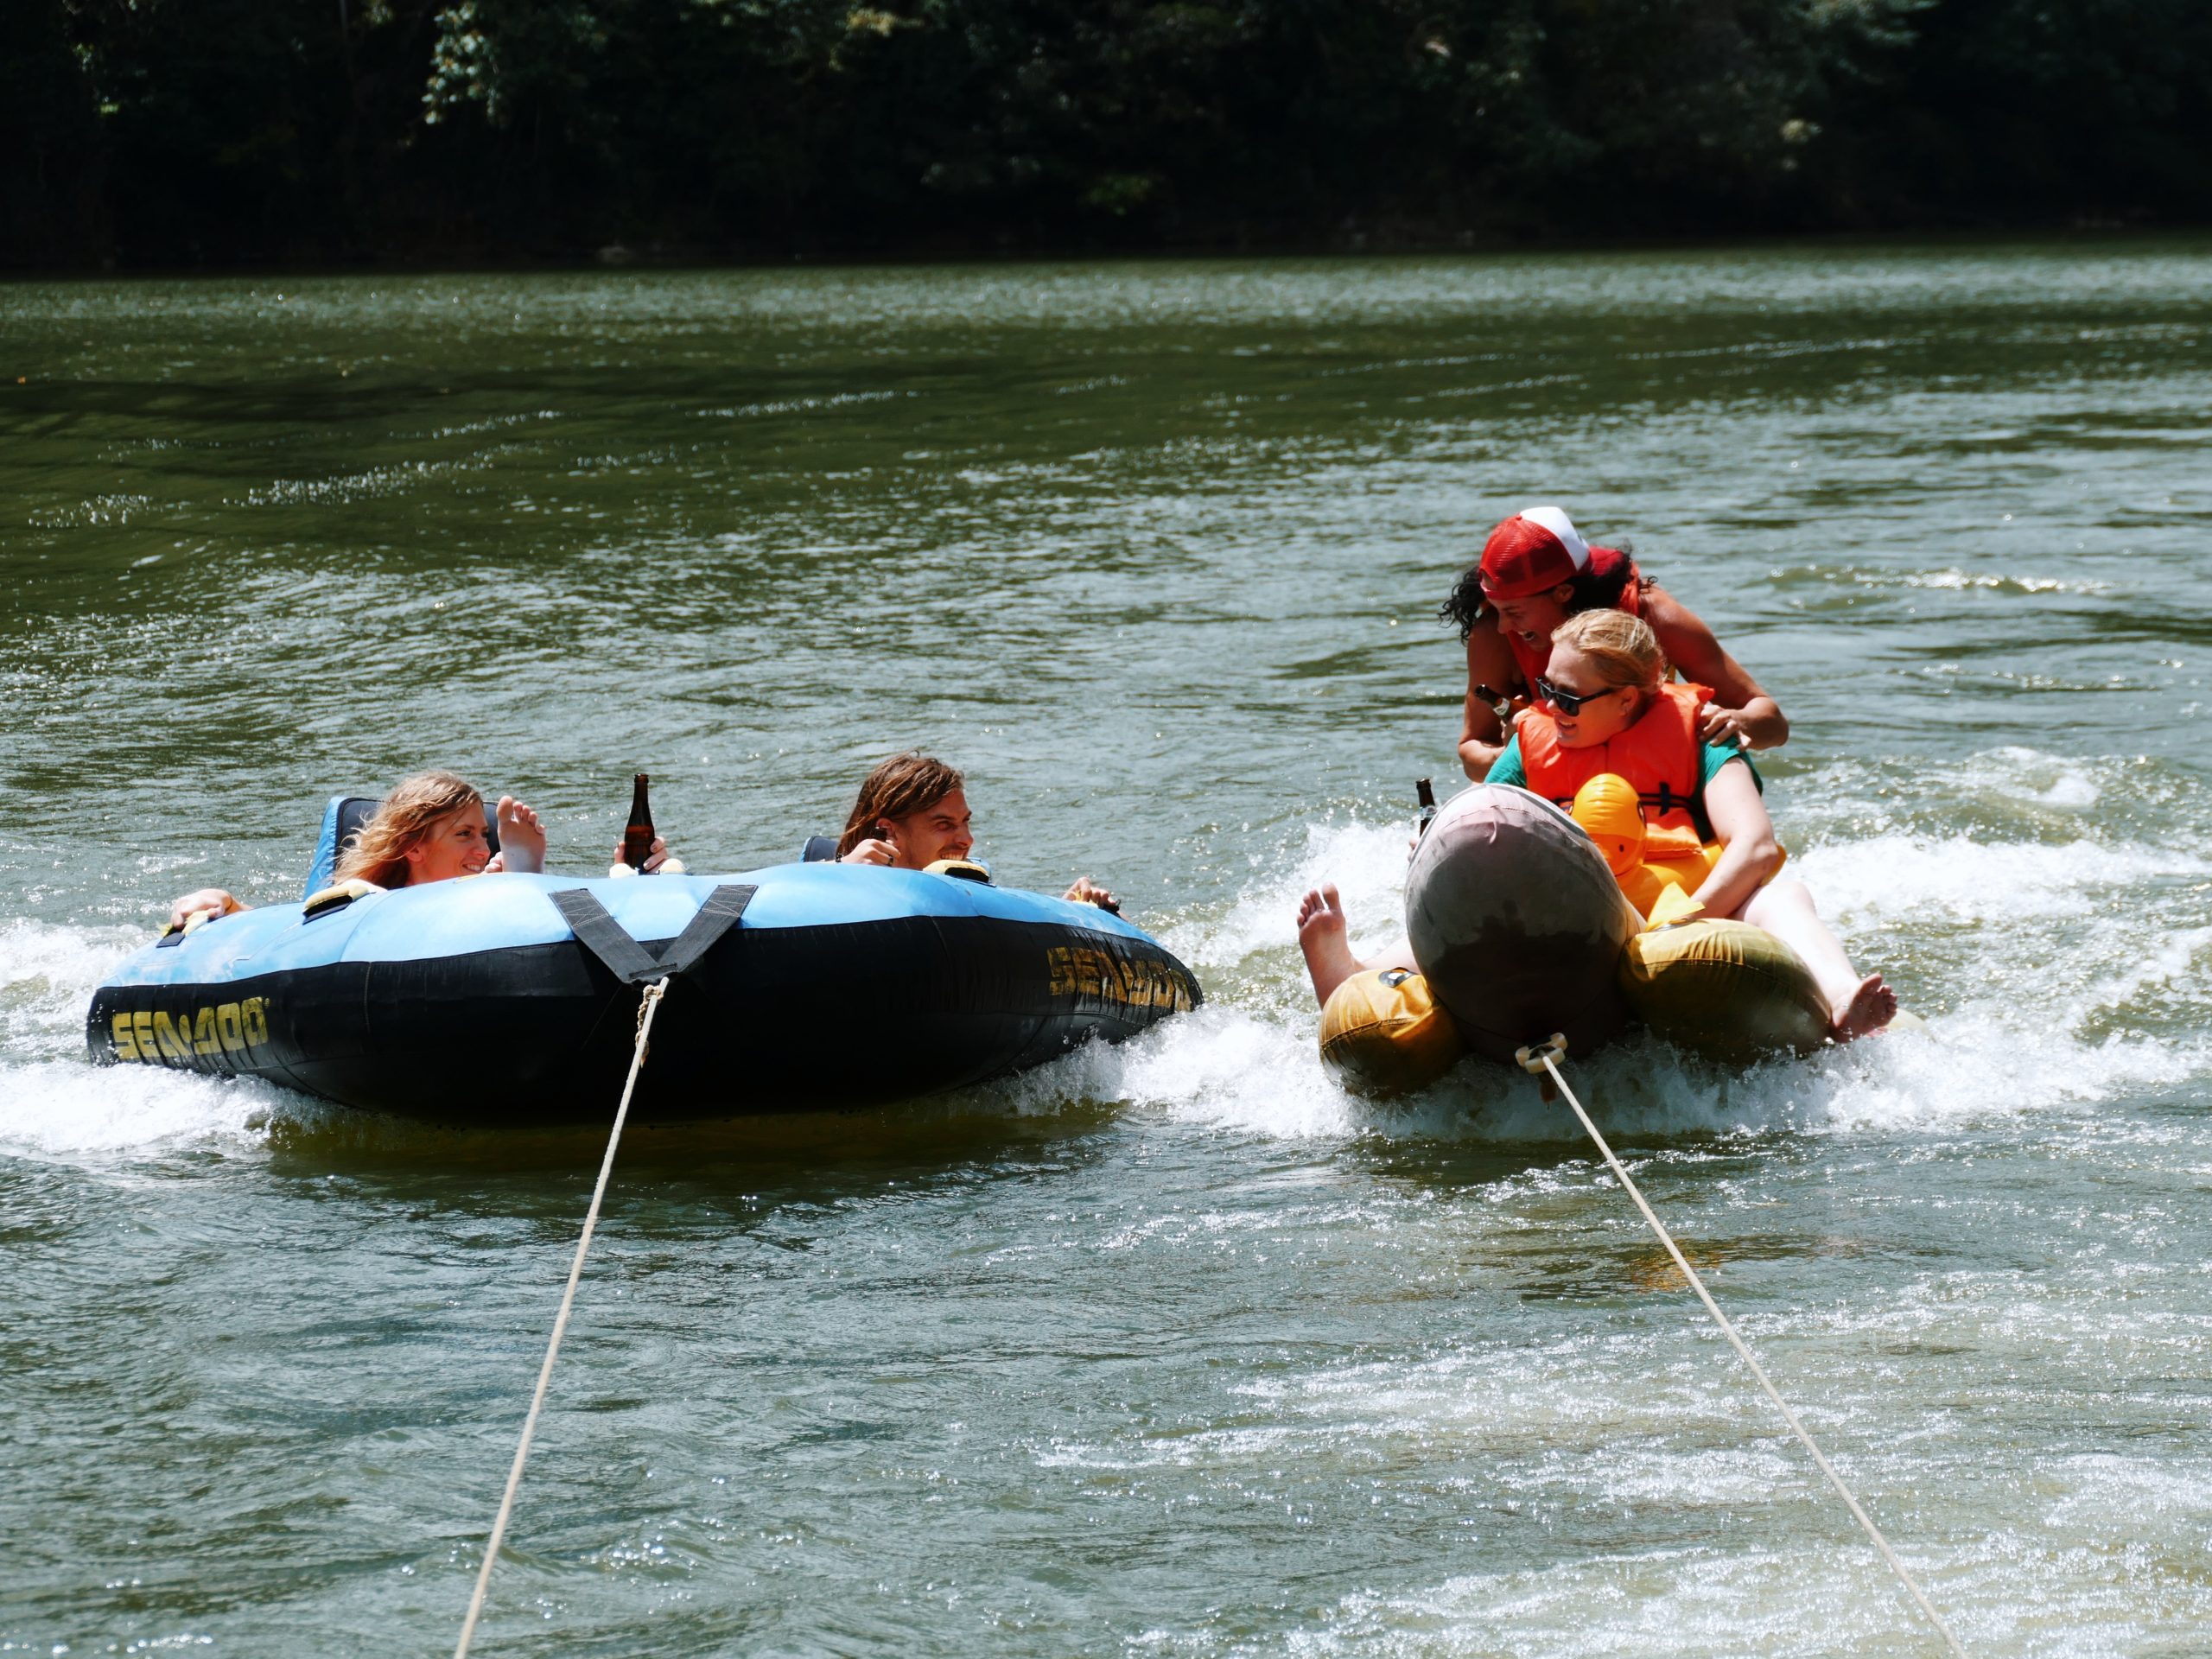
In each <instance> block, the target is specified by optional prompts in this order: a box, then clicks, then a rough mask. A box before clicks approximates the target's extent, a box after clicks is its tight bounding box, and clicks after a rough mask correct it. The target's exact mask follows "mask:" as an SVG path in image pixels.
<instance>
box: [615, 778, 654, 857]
mask: <svg viewBox="0 0 2212 1659" xmlns="http://www.w3.org/2000/svg"><path fill="white" fill-rule="evenodd" d="M647 781H648V779H647V778H646V775H645V773H644V772H639V774H638V781H637V782H636V783H635V784H634V785H632V787H631V790H630V822H629V823H627V824H626V825H625V826H624V827H623V830H622V861H623V862H624V863H625V864H627V865H628V866H629V867H630V868H632V869H633V870H636V871H638V872H639V874H644V872H645V861H646V860H647V859H648V858H650V857H652V851H653V810H652V807H651V806H649V805H647V804H646V803H645V785H646V783H647Z"/></svg>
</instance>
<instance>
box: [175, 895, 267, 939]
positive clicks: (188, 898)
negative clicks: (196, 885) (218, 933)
mask: <svg viewBox="0 0 2212 1659" xmlns="http://www.w3.org/2000/svg"><path fill="white" fill-rule="evenodd" d="M251 908H252V906H249V905H242V904H240V903H239V902H238V900H237V899H234V898H232V896H231V894H230V893H228V892H227V891H226V890H225V889H223V888H221V887H201V888H200V890H199V891H198V892H196V893H186V894H185V895H184V897H183V898H181V899H178V900H177V901H176V902H175V904H173V905H171V906H169V918H168V926H167V927H166V928H164V929H163V930H162V931H164V932H167V933H174V932H175V931H177V929H179V928H180V927H182V926H183V925H185V924H186V923H187V922H188V921H190V920H191V919H192V918H193V917H194V916H195V915H200V914H206V915H207V916H210V917H216V918H220V917H224V916H235V915H236V914H238V912H240V911H242V910H249V909H251Z"/></svg>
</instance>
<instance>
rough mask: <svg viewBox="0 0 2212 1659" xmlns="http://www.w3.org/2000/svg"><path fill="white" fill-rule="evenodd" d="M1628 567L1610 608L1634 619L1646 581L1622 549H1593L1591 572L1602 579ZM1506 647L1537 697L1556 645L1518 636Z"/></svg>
mask: <svg viewBox="0 0 2212 1659" xmlns="http://www.w3.org/2000/svg"><path fill="white" fill-rule="evenodd" d="M1623 564H1625V565H1627V566H1628V575H1627V576H1626V577H1625V578H1624V580H1623V581H1622V582H1621V596H1620V597H1619V598H1618V599H1617V600H1615V601H1613V602H1612V604H1611V607H1609V608H1611V609H1612V610H1616V611H1626V612H1627V613H1629V614H1630V616H1642V615H1643V576H1642V575H1640V574H1639V573H1638V572H1637V568H1636V561H1635V560H1633V559H1631V558H1630V557H1629V556H1628V555H1627V554H1625V553H1624V552H1622V551H1621V550H1619V549H1618V548H1613V547H1593V548H1592V549H1591V550H1590V568H1591V569H1592V571H1594V572H1596V573H1597V574H1598V575H1611V573H1612V572H1613V571H1614V570H1615V569H1618V567H1619V566H1620V565H1623ZM1505 643H1506V645H1507V647H1508V648H1509V649H1510V650H1511V652H1513V660H1514V663H1515V664H1516V665H1517V666H1518V667H1519V668H1520V670H1521V683H1522V686H1523V687H1524V688H1526V690H1528V692H1529V696H1535V693H1536V676H1537V675H1539V674H1541V673H1542V672H1543V671H1544V664H1546V663H1548V662H1549V661H1550V660H1551V657H1552V645H1551V641H1550V640H1548V639H1547V640H1545V641H1544V642H1543V643H1542V644H1541V645H1530V644H1529V642H1528V641H1527V640H1526V639H1522V637H1521V636H1520V635H1519V634H1517V633H1509V634H1507V635H1506V636H1505Z"/></svg>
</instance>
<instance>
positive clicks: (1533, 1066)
mask: <svg viewBox="0 0 2212 1659" xmlns="http://www.w3.org/2000/svg"><path fill="white" fill-rule="evenodd" d="M1566 1052H1567V1039H1566V1038H1565V1037H1564V1036H1562V1035H1560V1033H1557V1032H1554V1033H1552V1035H1551V1037H1550V1039H1548V1040H1547V1041H1545V1042H1541V1043H1532V1044H1530V1045H1529V1046H1528V1047H1526V1048H1523V1049H1519V1050H1516V1052H1515V1053H1514V1056H1513V1058H1515V1059H1516V1060H1518V1061H1520V1062H1521V1068H1522V1071H1530V1072H1534V1073H1535V1074H1536V1076H1537V1077H1540V1078H1541V1077H1542V1076H1543V1074H1544V1073H1546V1072H1549V1073H1550V1074H1551V1081H1552V1082H1553V1083H1554V1084H1557V1085H1558V1087H1559V1091H1560V1093H1561V1094H1563V1095H1565V1096H1567V1104H1568V1105H1570V1106H1572V1107H1573V1108H1574V1115H1575V1116H1577V1117H1578V1118H1580V1119H1581V1120H1582V1128H1583V1129H1584V1131H1585V1132H1586V1134H1587V1135H1589V1136H1590V1139H1591V1140H1592V1141H1593V1142H1595V1143H1596V1145H1597V1147H1598V1150H1599V1153H1601V1154H1604V1157H1605V1162H1606V1163H1607V1164H1608V1165H1609V1166H1611V1169H1612V1172H1613V1178H1614V1179H1616V1180H1618V1181H1619V1182H1620V1184H1621V1189H1622V1191H1624V1192H1626V1193H1627V1194H1628V1195H1629V1197H1630V1198H1633V1199H1635V1200H1636V1207H1637V1209H1638V1210H1641V1211H1643V1218H1644V1220H1646V1221H1647V1222H1649V1223H1650V1224H1651V1230H1652V1231H1653V1232H1655V1233H1656V1234H1658V1235H1659V1242H1660V1243H1662V1244H1664V1245H1665V1246H1666V1247H1667V1254H1668V1255H1670V1256H1672V1257H1674V1259H1675V1266H1676V1267H1677V1268H1681V1272H1682V1277H1683V1278H1685V1279H1687V1280H1688V1281H1689V1282H1690V1288H1691V1289H1692V1290H1694V1291H1695V1292H1697V1298H1698V1300H1700V1301H1701V1302H1703V1303H1704V1304H1705V1311H1706V1312H1707V1313H1710V1314H1712V1315H1713V1323H1715V1324H1716V1325H1719V1327H1720V1333H1721V1334H1722V1335H1723V1336H1725V1337H1726V1338H1728V1340H1729V1342H1730V1343H1731V1344H1732V1345H1733V1346H1734V1348H1735V1350H1736V1352H1737V1355H1738V1357H1740V1358H1741V1359H1742V1360H1743V1362H1744V1363H1745V1364H1746V1365H1748V1366H1749V1367H1750V1368H1751V1375H1752V1376H1755V1377H1757V1378H1758V1384H1759V1387H1760V1388H1762V1389H1765V1390H1766V1397H1767V1398H1768V1399H1770V1400H1771V1401H1773V1402H1774V1408H1775V1409H1776V1410H1777V1411H1778V1412H1780V1413H1781V1414H1782V1421H1783V1422H1785V1423H1787V1424H1789V1432H1790V1433H1793V1434H1795V1435H1796V1437H1797V1438H1798V1440H1801V1441H1802V1442H1803V1444H1804V1447H1805V1450H1806V1451H1808V1452H1811V1453H1812V1456H1813V1461H1814V1462H1815V1463H1816V1464H1818V1465H1820V1470H1821V1473H1822V1474H1824V1475H1826V1476H1827V1478H1828V1484H1830V1485H1832V1486H1834V1488H1835V1489H1836V1491H1837V1492H1838V1494H1839V1495H1840V1496H1841V1497H1842V1499H1843V1501H1844V1503H1845V1505H1846V1506H1847V1508H1848V1509H1849V1510H1851V1513H1852V1516H1853V1518H1854V1519H1855V1520H1857V1522H1859V1525H1860V1526H1861V1527H1864V1528H1865V1529H1866V1535H1867V1536H1868V1537H1869V1538H1872V1540H1873V1541H1874V1548H1877V1549H1878V1550H1880V1551H1881V1552H1882V1559H1883V1560H1885V1561H1887V1562H1888V1563H1889V1564H1890V1570H1891V1572H1893V1573H1896V1574H1897V1578H1898V1580H1899V1581H1900V1582H1902V1583H1903V1584H1904V1587H1905V1590H1906V1592H1908V1593H1909V1594H1910V1596H1911V1597H1912V1599H1913V1604H1914V1605H1916V1606H1917V1607H1918V1608H1919V1609H1920V1611H1921V1612H1922V1613H1923V1614H1924V1615H1925V1616H1926V1617H1927V1619H1928V1622H1929V1624H1932V1625H1934V1626H1935V1627H1936V1635H1938V1636H1940V1637H1942V1638H1943V1645H1944V1647H1945V1648H1946V1649H1948V1650H1949V1651H1950V1652H1951V1653H1952V1654H1953V1655H1954V1656H1955V1659H1966V1649H1963V1648H1961V1646H1960V1645H1959V1639H1958V1637H1955V1636H1953V1635H1952V1634H1951V1627H1950V1626H1949V1625H1948V1624H1945V1623H1944V1622H1943V1620H1942V1615H1940V1614H1939V1613H1937V1612H1936V1609H1935V1607H1934V1606H1933V1605H1931V1604H1930V1603H1929V1599H1928V1598H1927V1596H1926V1595H1925V1594H1923V1592H1922V1591H1921V1588H1920V1586H1919V1585H1918V1584H1916V1583H1915V1582H1914V1580H1913V1576H1912V1574H1911V1573H1909V1572H1907V1571H1906V1570H1905V1565H1904V1562H1903V1561H1901V1560H1898V1559H1897V1551H1895V1550H1894V1549H1891V1548H1890V1541H1889V1540H1888V1539H1886V1538H1885V1537H1883V1536H1882V1529H1880V1528H1879V1527H1878V1526H1876V1525H1875V1524H1874V1522H1873V1519H1872V1516H1869V1515H1868V1514H1867V1513H1866V1510H1865V1509H1863V1508H1862V1507H1861V1506H1860V1504H1859V1500H1858V1498H1857V1497H1853V1494H1852V1491H1851V1488H1850V1487H1848V1486H1847V1485H1845V1484H1843V1477H1842V1476H1841V1475H1839V1474H1838V1473H1836V1471H1835V1465H1834V1464H1832V1463H1830V1462H1829V1461H1828V1460H1827V1458H1826V1457H1825V1456H1823V1455H1822V1454H1821V1448H1820V1447H1819V1446H1815V1444H1814V1443H1813V1437H1812V1436H1811V1435H1810V1434H1808V1433H1806V1431H1805V1425H1804V1424H1802V1423H1801V1422H1799V1421H1797V1414H1796V1412H1794V1411H1792V1410H1790V1408H1789V1402H1788V1401H1787V1400H1784V1399H1783V1397H1782V1395H1781V1393H1780V1391H1779V1390H1778V1389H1776V1388H1775V1386H1774V1384H1773V1383H1770V1382H1769V1381H1768V1380H1767V1375H1766V1371H1765V1370H1764V1368H1763V1367H1762V1366H1761V1365H1760V1364H1759V1363H1758V1360H1757V1359H1755V1358H1753V1357H1751V1350H1750V1349H1749V1348H1747V1347H1745V1345H1744V1339H1743V1338H1741V1337H1739V1336H1738V1335H1737V1334H1736V1327H1735V1326H1734V1325H1731V1324H1730V1323H1729V1322H1728V1316H1727V1315H1726V1313H1722V1312H1721V1311H1720V1304H1719V1303H1718V1302H1716V1301H1714V1300H1713V1293H1712V1292H1710V1291H1708V1290H1707V1289H1706V1287H1705V1281H1704V1280H1702V1279H1700V1278H1699V1277H1698V1276H1697V1269H1696V1268H1693V1267H1692V1266H1690V1264H1689V1261H1688V1257H1686V1256H1684V1255H1683V1254H1682V1252H1681V1249H1680V1247H1678V1246H1677V1245H1676V1244H1675V1240H1674V1236H1672V1235H1671V1234H1669V1232H1668V1230H1667V1229H1666V1227H1665V1225H1664V1224H1662V1223H1661V1221H1660V1219H1659V1217H1658V1216H1657V1215H1656V1213H1654V1212H1653V1211H1652V1208H1651V1206H1650V1205H1649V1204H1647V1203H1645V1202H1644V1198H1643V1192H1641V1191H1640V1190H1639V1189H1638V1188H1637V1185H1636V1183H1635V1182H1634V1181H1633V1180H1631V1179H1629V1173H1628V1171H1627V1170H1625V1169H1624V1168H1623V1167H1622V1166H1621V1160H1619V1159H1618V1158H1616V1157H1614V1156H1613V1149H1612V1148H1611V1147H1609V1146H1607V1145H1606V1144H1605V1136H1604V1135H1600V1134H1599V1133H1598V1126H1597V1125H1596V1124H1595V1123H1593V1122H1591V1121H1590V1114H1589V1113H1587V1112H1586V1111H1584V1110H1583V1109H1582V1103H1581V1102H1580V1101H1579V1100H1577V1099H1576V1098H1575V1097H1574V1090H1572V1089H1570V1088H1568V1087H1567V1079H1566V1078H1565V1077H1562V1076H1560V1069H1559V1065H1558V1061H1559V1058H1560V1056H1562V1055H1564V1054H1565V1053H1566Z"/></svg>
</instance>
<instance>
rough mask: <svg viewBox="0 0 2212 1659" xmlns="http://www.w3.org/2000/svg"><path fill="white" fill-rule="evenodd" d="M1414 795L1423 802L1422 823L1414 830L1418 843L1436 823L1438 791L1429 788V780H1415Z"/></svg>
mask: <svg viewBox="0 0 2212 1659" xmlns="http://www.w3.org/2000/svg"><path fill="white" fill-rule="evenodd" d="M1414 796H1415V798H1417V799H1419V800H1420V802H1421V821H1420V823H1418V824H1417V825H1416V826H1415V827H1414V840H1415V841H1416V842H1418V841H1419V840H1420V839H1421V837H1422V836H1426V835H1427V833H1428V826H1429V825H1430V824H1432V823H1435V822H1436V791H1434V790H1433V789H1431V788H1430V787H1429V786H1428V779H1426V778H1421V779H1415V780H1414Z"/></svg>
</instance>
